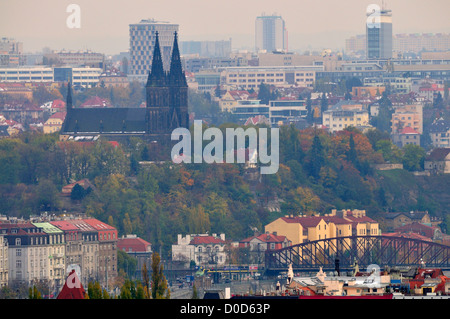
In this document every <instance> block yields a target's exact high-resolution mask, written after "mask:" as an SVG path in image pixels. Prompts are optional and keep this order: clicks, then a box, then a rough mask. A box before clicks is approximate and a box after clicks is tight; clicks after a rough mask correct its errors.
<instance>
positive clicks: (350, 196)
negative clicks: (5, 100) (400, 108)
mask: <svg viewBox="0 0 450 319" xmlns="http://www.w3.org/2000/svg"><path fill="white" fill-rule="evenodd" d="M228 126H233V127H234V126H235V125H226V124H224V125H222V126H221V127H220V128H221V129H222V130H224V129H225V128H226V127H228ZM149 147H150V146H149V145H146V144H145V143H144V142H143V141H142V140H140V139H139V138H131V139H130V140H129V143H127V144H126V145H118V146H117V145H116V144H113V143H108V142H107V141H99V142H96V143H93V144H90V143H78V142H60V141H59V139H58V136H57V135H56V134H53V135H42V134H37V133H27V134H24V135H22V136H19V137H17V138H14V139H3V140H0V190H1V201H0V213H1V214H3V215H9V216H19V217H27V216H29V215H31V214H39V213H41V212H44V211H47V212H50V213H54V214H63V213H64V212H65V211H66V212H69V213H70V212H85V213H87V214H88V215H91V216H94V217H96V218H98V219H100V220H103V221H105V222H107V223H110V224H112V225H114V226H115V227H117V229H118V230H119V234H120V235H123V234H130V233H133V234H137V235H138V236H141V237H142V238H144V239H146V240H148V241H150V242H151V243H152V244H153V245H154V249H155V250H157V251H159V250H161V251H162V253H163V258H166V257H167V256H168V252H169V251H170V248H171V245H172V244H173V243H175V241H176V237H177V234H187V233H205V232H209V233H222V232H223V233H225V234H226V237H227V238H228V239H233V240H239V239H243V238H246V237H248V236H250V235H252V234H253V229H254V228H255V227H256V228H257V229H258V230H259V231H264V225H266V224H267V223H269V222H271V221H272V220H274V219H276V218H278V217H279V216H283V215H285V214H312V213H321V214H324V213H329V212H330V210H331V209H333V208H337V209H343V208H357V209H365V210H366V211H367V212H368V215H369V216H371V217H373V218H375V219H376V218H377V214H378V213H379V212H382V211H386V210H390V211H407V210H428V211H429V212H430V213H431V214H432V215H434V216H439V217H443V218H447V219H446V222H445V223H444V226H445V225H446V224H447V222H448V216H449V212H450V200H449V194H448V192H447V191H446V190H448V189H450V176H448V175H444V176H414V175H413V174H412V172H411V171H408V170H406V169H405V170H390V171H378V170H374V169H373V167H372V164H380V163H386V162H389V163H403V164H404V167H406V168H408V169H410V170H415V169H417V168H419V169H420V167H421V165H423V159H424V152H423V150H422V149H421V148H418V147H417V148H416V147H407V148H404V149H398V148H397V147H396V146H394V145H393V144H392V143H391V142H390V140H389V139H388V138H387V137H386V136H385V135H384V134H382V133H380V132H378V131H371V132H369V133H367V134H362V133H361V132H359V131H357V130H355V129H352V128H350V129H347V130H345V131H342V132H338V133H336V134H334V135H330V134H328V133H326V132H325V131H321V130H315V129H311V128H309V129H306V130H298V129H296V128H295V127H294V126H284V127H281V128H280V166H279V170H278V172H277V173H276V174H272V175H259V169H258V168H256V169H255V168H253V169H251V168H250V169H248V168H246V166H245V165H244V164H206V163H203V164H174V163H172V162H171V161H167V162H165V163H159V164H146V165H139V162H140V161H143V160H147V159H148V156H149V153H151V149H149ZM84 178H87V179H89V180H90V182H91V183H92V187H91V189H89V190H86V191H85V192H83V191H81V190H80V189H79V188H74V191H73V192H75V193H74V194H72V195H73V196H72V197H63V196H61V189H62V187H63V186H65V185H67V184H69V183H72V182H74V181H78V180H81V179H84ZM75 190H76V191H75Z"/></svg>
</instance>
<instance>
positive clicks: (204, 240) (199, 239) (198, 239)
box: [189, 236, 225, 245]
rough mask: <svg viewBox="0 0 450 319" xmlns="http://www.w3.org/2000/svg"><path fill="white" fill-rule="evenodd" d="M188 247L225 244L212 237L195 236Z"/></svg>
mask: <svg viewBox="0 0 450 319" xmlns="http://www.w3.org/2000/svg"><path fill="white" fill-rule="evenodd" d="M189 244H190V245H202V244H225V242H224V241H223V240H222V239H220V238H217V237H214V236H195V237H194V238H193V239H192V240H191V242H190V243H189Z"/></svg>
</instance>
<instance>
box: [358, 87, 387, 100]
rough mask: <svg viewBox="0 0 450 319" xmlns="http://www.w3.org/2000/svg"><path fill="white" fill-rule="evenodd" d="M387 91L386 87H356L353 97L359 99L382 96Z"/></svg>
mask: <svg viewBox="0 0 450 319" xmlns="http://www.w3.org/2000/svg"><path fill="white" fill-rule="evenodd" d="M384 91H386V87H384V86H354V87H353V88H352V95H353V96H357V97H359V98H362V97H375V96H381V94H383V92H384Z"/></svg>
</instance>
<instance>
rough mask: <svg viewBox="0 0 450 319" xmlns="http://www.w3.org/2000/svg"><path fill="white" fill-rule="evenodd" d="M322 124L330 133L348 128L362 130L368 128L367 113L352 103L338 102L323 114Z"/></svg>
mask: <svg viewBox="0 0 450 319" xmlns="http://www.w3.org/2000/svg"><path fill="white" fill-rule="evenodd" d="M322 124H323V125H324V126H326V127H327V128H328V130H329V131H330V132H337V131H342V130H344V129H345V128H347V127H349V126H353V127H356V128H358V127H359V128H363V127H367V126H369V125H370V124H369V111H368V110H367V109H365V108H364V107H363V105H362V104H358V103H355V102H352V101H340V102H339V103H337V104H335V105H333V106H332V107H331V108H330V109H328V110H327V111H325V112H323V114H322Z"/></svg>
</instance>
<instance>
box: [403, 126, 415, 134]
mask: <svg viewBox="0 0 450 319" xmlns="http://www.w3.org/2000/svg"><path fill="white" fill-rule="evenodd" d="M400 134H418V135H420V133H419V132H417V131H416V130H415V129H413V128H412V127H409V126H407V127H405V128H403V129H402V130H401V131H400Z"/></svg>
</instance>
